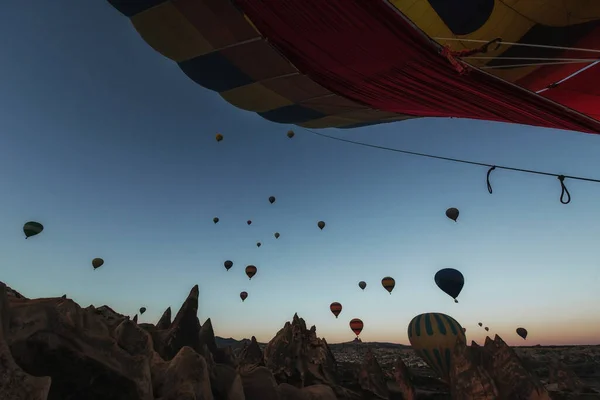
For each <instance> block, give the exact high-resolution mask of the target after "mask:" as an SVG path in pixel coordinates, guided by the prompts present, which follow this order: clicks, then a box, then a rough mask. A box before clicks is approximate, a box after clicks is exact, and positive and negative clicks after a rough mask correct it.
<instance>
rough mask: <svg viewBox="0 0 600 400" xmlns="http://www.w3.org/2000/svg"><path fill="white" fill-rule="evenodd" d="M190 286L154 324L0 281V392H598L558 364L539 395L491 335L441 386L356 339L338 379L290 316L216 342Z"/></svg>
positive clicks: (169, 396) (299, 399) (291, 395)
mask: <svg viewBox="0 0 600 400" xmlns="http://www.w3.org/2000/svg"><path fill="white" fill-rule="evenodd" d="M198 292H199V289H198V286H194V288H192V290H191V291H190V293H189V295H188V297H187V298H186V300H185V301H184V302H183V305H182V306H181V308H180V310H179V311H178V312H177V315H176V316H175V319H174V320H173V321H171V309H170V308H168V309H167V310H166V311H165V312H164V313H163V315H162V317H161V318H160V320H159V321H158V323H157V324H156V325H154V324H147V323H142V324H137V323H136V318H135V317H134V318H133V319H130V318H129V317H127V316H124V315H122V314H119V313H117V312H116V311H114V310H112V309H111V308H110V307H107V306H102V307H98V308H95V307H93V306H89V307H87V308H81V307H80V306H79V305H78V304H77V303H75V302H74V301H73V300H71V299H68V298H66V296H63V297H57V298H42V299H27V298H26V297H24V296H23V295H21V294H20V293H18V292H16V291H14V290H12V289H10V288H8V287H7V286H5V285H4V284H2V283H1V282H0V399H2V400H46V399H50V400H63V399H86V400H105V399H115V400H121V399H122V400H176V399H178V400H179V399H181V400H188V399H189V400H386V399H389V400H395V399H403V400H426V399H450V398H452V399H465V400H466V399H528V400H538V399H540V400H546V399H550V396H549V394H548V390H551V392H552V396H553V397H552V398H553V399H554V400H557V399H598V397H597V395H598V393H597V392H596V391H594V390H593V389H592V388H589V387H586V386H585V385H584V384H583V383H582V381H581V380H580V379H579V378H578V377H577V375H576V374H575V373H574V372H573V371H572V370H570V369H569V368H567V367H565V366H564V365H562V364H559V363H556V364H553V365H551V366H550V377H549V379H548V383H547V385H546V387H547V388H548V390H547V389H546V388H545V387H544V385H542V383H541V382H540V381H539V379H538V378H537V377H536V376H535V374H534V373H532V372H531V371H529V370H528V369H527V368H526V367H525V366H524V365H523V363H522V362H521V360H520V359H519V357H518V356H517V355H516V353H515V352H514V351H513V349H511V348H510V347H508V346H507V345H506V343H504V341H502V339H500V338H499V337H498V336H496V337H495V338H494V340H492V339H489V338H488V339H487V340H486V343H485V345H484V346H478V345H477V344H476V343H473V344H472V345H471V346H466V345H465V344H464V343H461V344H460V346H457V347H456V348H455V349H454V353H453V359H452V368H451V375H450V386H449V387H447V386H446V384H445V383H443V382H441V381H440V380H438V379H436V378H432V377H430V376H422V375H415V374H414V373H413V371H411V369H410V368H409V367H408V366H407V364H406V363H405V362H404V361H403V360H402V359H401V358H399V357H396V361H395V362H394V367H393V372H391V373H389V374H386V373H384V371H383V370H382V365H383V364H381V360H378V359H377V355H376V353H375V352H374V351H373V350H372V348H371V347H370V344H364V343H358V342H356V343H353V344H352V345H351V346H350V347H351V348H352V349H351V350H352V351H354V350H358V349H357V348H358V347H360V348H361V349H366V352H365V354H363V356H364V358H363V362H362V363H361V364H360V365H358V366H356V365H355V367H357V368H355V369H354V372H353V373H350V374H347V373H346V374H345V375H344V376H345V378H343V379H340V376H339V375H340V372H341V371H340V369H338V364H337V363H336V360H335V357H334V355H333V353H332V351H331V349H330V346H329V345H328V344H327V342H326V341H325V339H321V338H318V337H317V335H316V328H315V327H314V326H312V327H311V328H310V329H307V327H306V323H305V322H304V320H303V319H302V318H300V317H298V315H294V317H293V319H292V321H291V322H287V323H286V324H285V326H284V327H283V328H282V329H281V330H280V331H279V332H278V333H277V334H276V335H275V337H274V338H273V339H272V340H271V341H270V342H269V343H268V344H267V346H266V348H265V350H264V352H263V351H262V350H261V347H260V345H259V344H258V342H257V340H256V338H255V337H252V339H251V340H250V341H248V342H247V343H245V344H244V347H243V348H242V349H241V350H240V352H239V355H238V356H237V357H236V356H234V353H233V351H232V350H231V346H225V347H219V346H218V345H217V343H218V342H217V340H216V337H215V333H214V329H213V326H212V322H211V320H210V318H209V319H207V320H206V321H205V322H204V324H202V325H201V324H200V321H199V320H198V317H197V310H198ZM221 343H222V342H221ZM360 352H362V351H360ZM582 357H583V356H582ZM344 364H348V363H347V362H346V363H344ZM349 379H351V380H352V379H353V382H350V383H349V382H348V380H349ZM342 383H343V384H344V385H346V386H348V387H343V386H342ZM555 395H556V397H555Z"/></svg>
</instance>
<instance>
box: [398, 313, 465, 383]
mask: <svg viewBox="0 0 600 400" xmlns="http://www.w3.org/2000/svg"><path fill="white" fill-rule="evenodd" d="M458 338H460V340H461V341H462V342H463V343H465V345H466V337H465V333H464V332H463V329H462V326H460V324H459V323H458V322H457V321H456V320H455V319H454V318H452V317H450V316H449V315H446V314H442V313H424V314H419V315H417V316H416V317H414V318H413V319H412V320H411V321H410V323H409V324H408V340H410V344H411V346H412V348H413V349H414V350H415V351H416V352H417V354H418V355H419V356H420V357H421V358H422V359H423V360H425V362H426V363H427V364H429V366H430V367H431V368H432V369H433V370H434V371H435V372H437V374H438V375H439V376H440V377H441V378H442V379H444V380H445V381H446V382H448V381H449V373H450V360H451V357H452V356H451V354H452V351H453V349H454V347H455V345H456V343H457V340H458Z"/></svg>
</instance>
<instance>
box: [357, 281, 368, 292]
mask: <svg viewBox="0 0 600 400" xmlns="http://www.w3.org/2000/svg"><path fill="white" fill-rule="evenodd" d="M358 287H359V288H361V289H362V290H365V288H366V287H367V282H365V281H360V282H358Z"/></svg>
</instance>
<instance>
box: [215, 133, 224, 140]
mask: <svg viewBox="0 0 600 400" xmlns="http://www.w3.org/2000/svg"><path fill="white" fill-rule="evenodd" d="M215 139H217V142H220V141H221V140H223V135H221V134H220V133H217V134H216V135H215Z"/></svg>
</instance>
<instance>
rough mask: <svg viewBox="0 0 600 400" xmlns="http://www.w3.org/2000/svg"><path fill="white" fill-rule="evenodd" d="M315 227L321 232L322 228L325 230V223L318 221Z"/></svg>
mask: <svg viewBox="0 0 600 400" xmlns="http://www.w3.org/2000/svg"><path fill="white" fill-rule="evenodd" d="M317 226H318V227H319V229H320V230H323V228H325V222H323V221H319V222H317Z"/></svg>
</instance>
